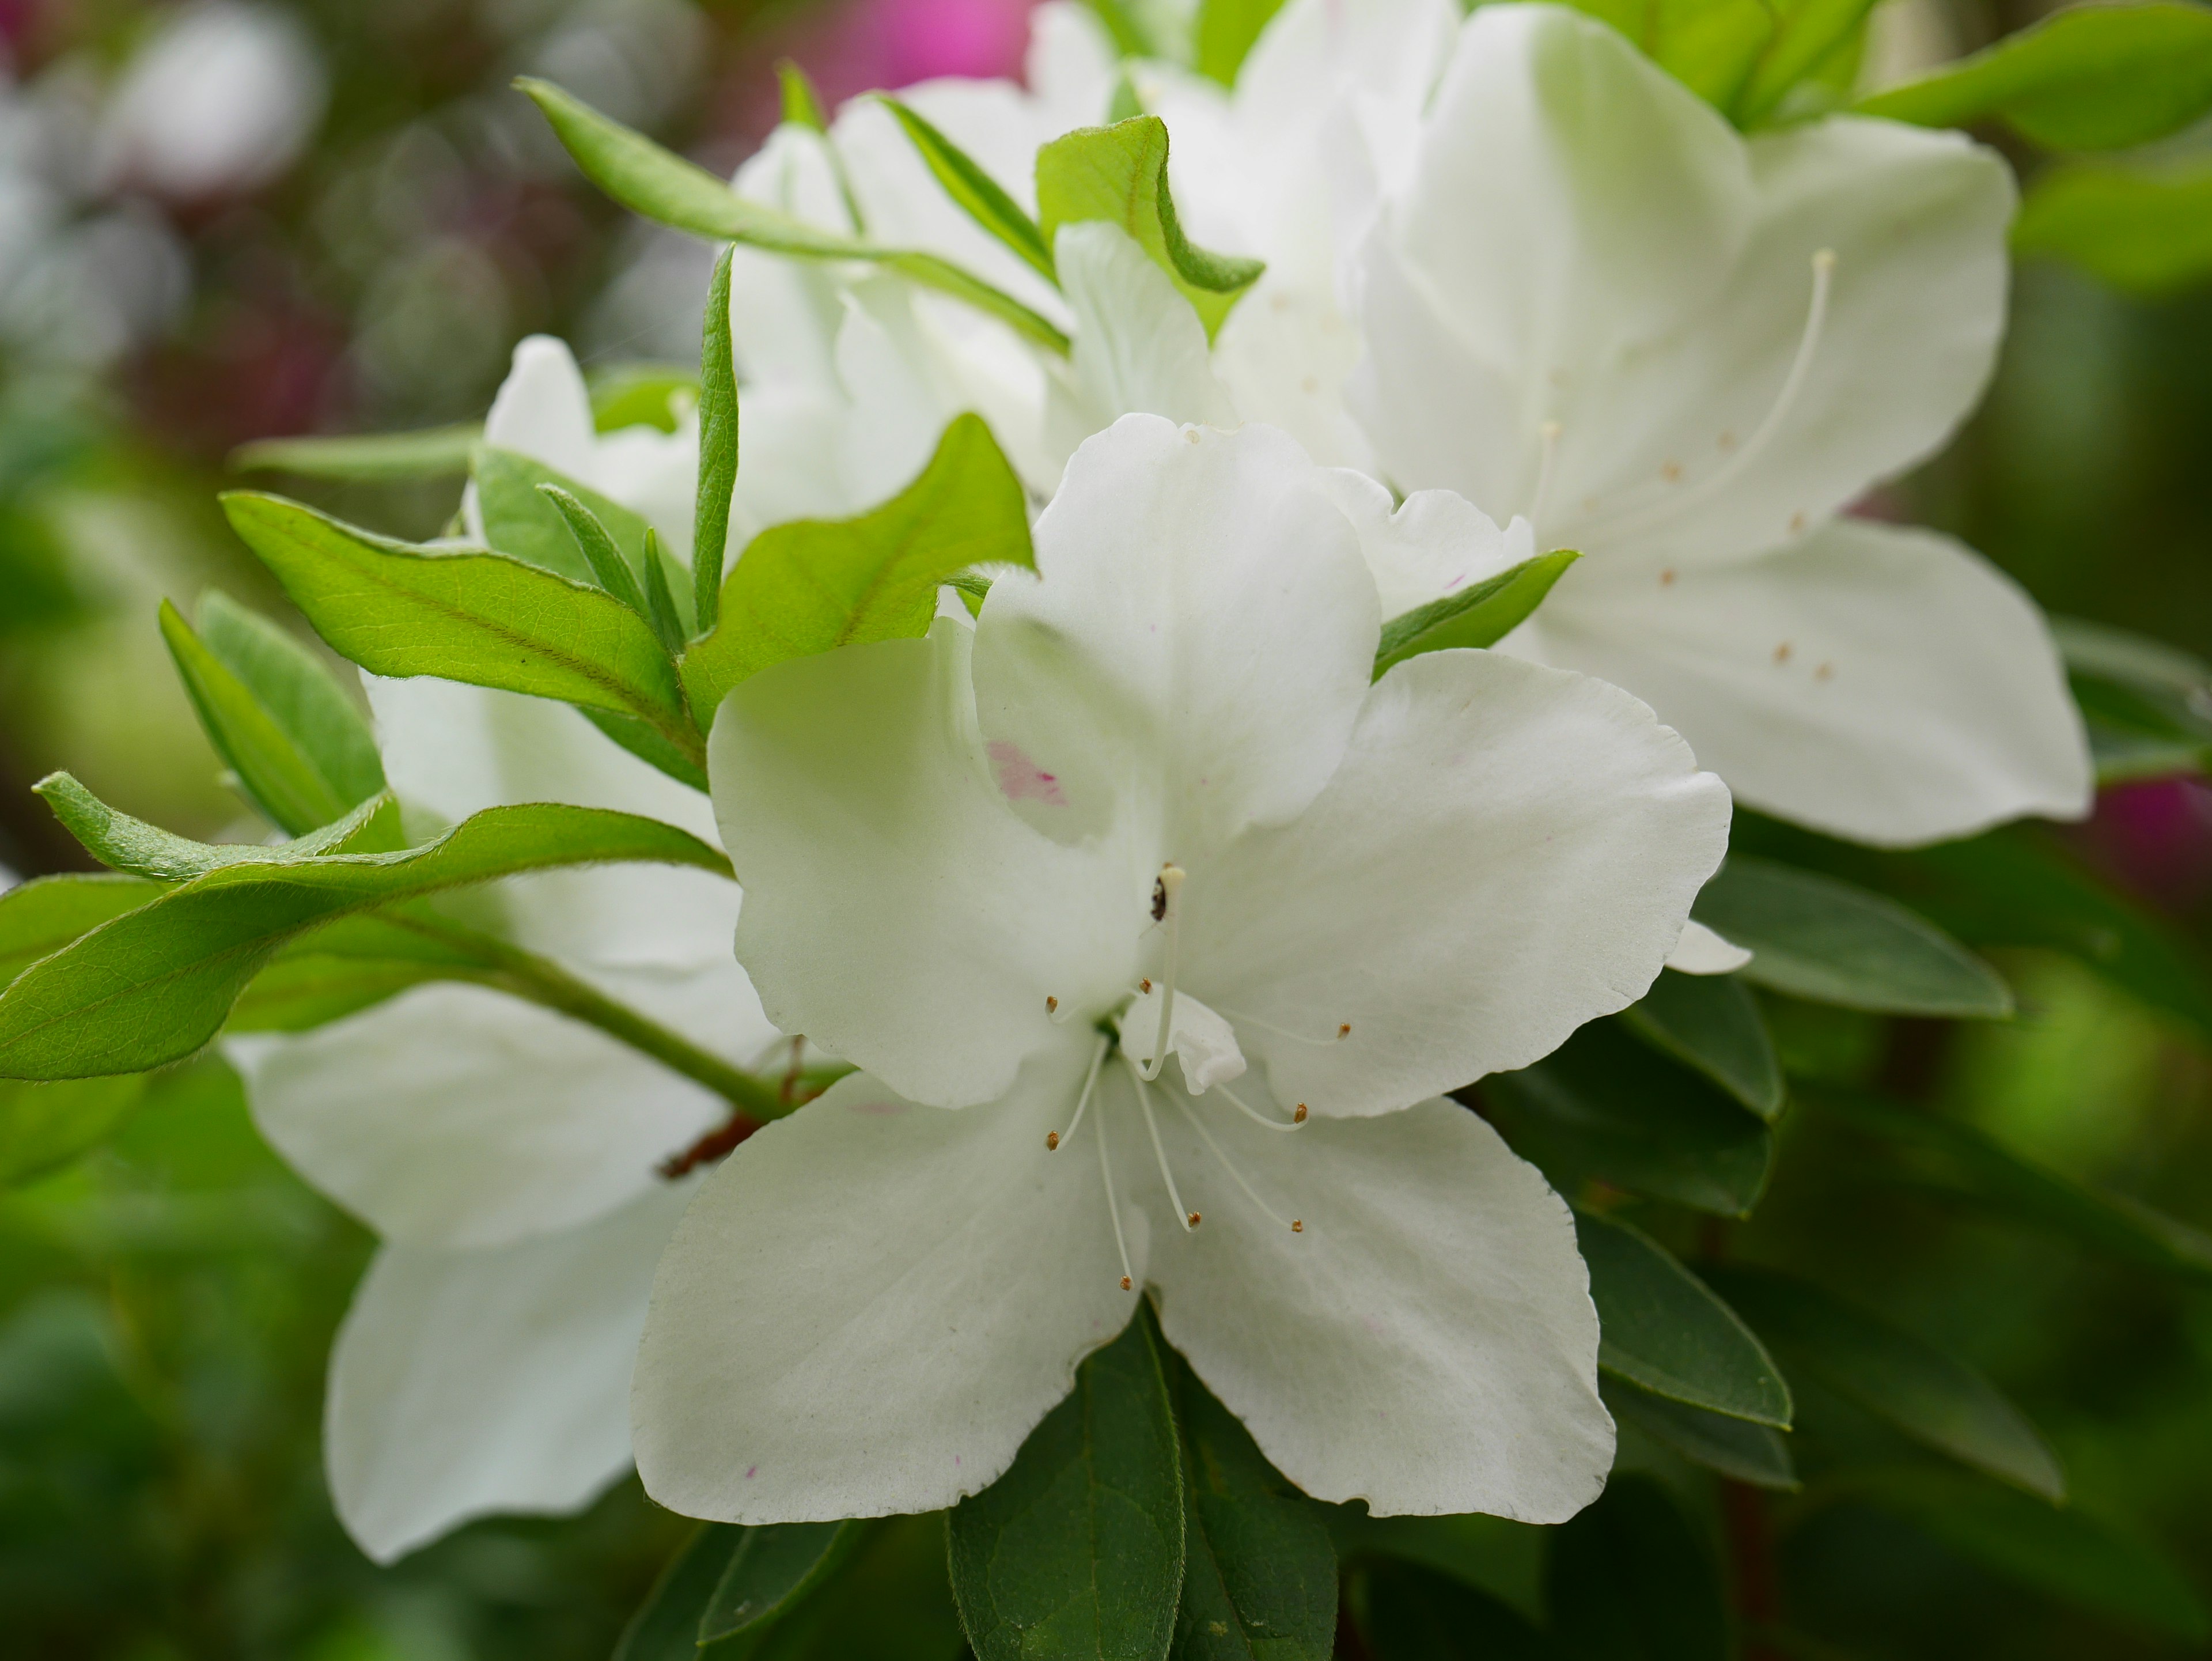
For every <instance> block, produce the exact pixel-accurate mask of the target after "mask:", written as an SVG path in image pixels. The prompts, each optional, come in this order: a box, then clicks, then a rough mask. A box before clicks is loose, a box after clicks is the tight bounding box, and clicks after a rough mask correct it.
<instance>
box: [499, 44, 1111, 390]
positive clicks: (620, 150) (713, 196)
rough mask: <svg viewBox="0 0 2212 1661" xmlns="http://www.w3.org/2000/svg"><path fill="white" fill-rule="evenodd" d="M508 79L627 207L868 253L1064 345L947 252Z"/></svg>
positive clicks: (1054, 345) (733, 237)
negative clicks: (793, 206)
mask: <svg viewBox="0 0 2212 1661" xmlns="http://www.w3.org/2000/svg"><path fill="white" fill-rule="evenodd" d="M514 84H515V85H516V87H517V88H520V90H522V91H523V92H525V93H527V94H529V95H530V97H531V98H532V100H535V101H536V103H537V105H538V108H539V109H540V110H542V111H544V114H545V119H547V120H548V121H549V122H550V123H551V124H552V126H553V131H554V132H555V133H556V135H558V137H560V140H561V142H562V144H563V145H565V146H566V147H567V149H568V154H569V155H570V156H572V157H573V158H574V160H575V162H576V165H577V166H578V167H581V168H582V169H583V170H584V175H585V177H586V178H587V179H590V180H591V181H592V183H593V184H594V185H597V186H599V188H600V189H601V190H603V191H605V192H606V193H607V194H608V195H609V196H611V197H612V198H614V199H615V200H616V201H617V202H619V203H620V204H622V205H623V206H624V207H625V208H628V209H629V210H631V211H632V212H635V213H641V214H643V215H644V216H646V217H647V218H648V219H653V220H658V221H659V222H660V223H662V224H664V225H672V226H674V227H675V228H677V229H678V230H683V231H690V232H691V233H692V234H694V235H696V236H703V237H707V238H708V239H709V240H713V241H716V242H743V243H744V244H745V245H746V246H749V247H755V248H763V249H766V250H767V251H768V252H771V253H781V254H787V255H789V256H791V257H792V258H793V259H854V260H866V261H869V262H871V263H872V264H875V265H880V266H883V267H884V269H886V270H888V271H896V272H897V273H898V274H899V275H900V276H901V277H905V278H906V279H907V280H908V281H909V282H911V283H920V284H921V286H923V287H925V288H929V289H936V290H937V291H938V292H939V293H940V294H946V295H951V296H952V297H953V298H954V299H956V300H959V301H963V302H965V303H966V304H968V305H969V306H972V307H975V309H976V310H978V311H980V312H981V313H984V314H985V315H987V316H989V317H994V318H996V319H998V320H999V321H1000V322H1001V323H1004V324H1006V325H1007V326H1009V327H1011V328H1012V329H1013V330H1014V331H1015V332H1017V333H1018V334H1021V335H1023V336H1024V337H1025V338H1028V339H1030V340H1032V341H1035V342H1036V344H1038V345H1041V346H1043V347H1046V348H1047V349H1048V350H1052V351H1055V352H1058V353H1060V354H1061V355H1062V356H1065V355H1066V352H1067V350H1068V343H1067V337H1066V335H1065V334H1063V333H1062V332H1060V330H1059V329H1058V328H1056V327H1054V325H1053V324H1052V323H1051V322H1050V321H1048V319H1044V318H1042V317H1040V316H1038V315H1037V314H1036V313H1035V312H1034V311H1032V310H1030V308H1029V307H1026V306H1024V305H1023V304H1022V303H1021V302H1020V301H1018V300H1016V299H1014V298H1013V297H1012V295H1008V294H1006V293H1005V292H1003V291H1002V290H1000V289H995V288H994V287H992V286H991V285H990V284H989V283H986V282H984V281H983V280H982V279H981V277H975V276H974V275H972V274H971V273H969V272H968V271H963V270H961V269H960V268H959V267H958V266H957V265H953V264H952V263H951V261H950V260H947V259H939V257H938V256H937V255H935V254H930V253H922V252H917V251H915V250H913V249H905V248H884V247H878V246H875V245H874V244H872V243H870V242H866V241H864V240H860V239H859V238H856V237H849V236H841V235H839V234H837V233H836V232H834V231H826V230H823V229H822V228H819V227H818V226H814V225H810V224H808V223H806V222H805V221H803V220H799V219H794V218H793V217H792V216H790V215H788V214H783V213H779V212H777V211H776V210H775V209H773V208H768V207H763V206H762V205H761V204H758V203H757V202H749V201H747V200H745V198H743V197H741V196H739V195H738V193H737V192H735V191H732V189H731V188H730V187H729V186H727V185H725V184H724V183H723V182H722V181H721V180H720V179H717V178H715V177H714V174H712V173H708V172H707V171H706V169H705V168H703V167H696V166H694V165H693V164H692V163H690V162H689V161H685V160H684V158H683V157H681V156H679V155H671V154H670V153H669V152H668V151H666V150H665V149H661V147H660V146H659V145H658V144H656V143H653V141H652V140H651V139H649V138H647V137H645V136H644V135H643V134H642V133H637V132H633V131H631V130H630V129H629V128H628V127H625V126H623V125H622V124H621V123H620V122H617V121H611V120H609V119H607V118H606V117H605V116H604V115H601V114H600V113H599V112H598V111H597V110H595V109H593V108H592V107H591V106H589V105H588V104H586V103H584V102H583V101H582V100H580V99H577V98H574V97H572V96H571V95H570V94H568V93H566V92H563V91H562V89H561V88H558V87H556V86H554V85H552V84H551V83H550V82H544V81H538V80H533V79H532V78H530V77H528V76H524V77H523V78H521V79H520V80H518V81H517V82H515V83H514Z"/></svg>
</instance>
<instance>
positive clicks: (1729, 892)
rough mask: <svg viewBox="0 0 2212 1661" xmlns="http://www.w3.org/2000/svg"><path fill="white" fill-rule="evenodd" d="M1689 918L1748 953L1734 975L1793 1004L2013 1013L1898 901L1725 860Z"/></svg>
mask: <svg viewBox="0 0 2212 1661" xmlns="http://www.w3.org/2000/svg"><path fill="white" fill-rule="evenodd" d="M1691 915H1692V916H1695V917H1696V918H1697V920H1698V921H1699V922H1701V923H1704V924H1705V925H1706V926H1707V927H1708V928H1715V929H1717V930H1718V931H1719V932H1720V933H1721V934H1723V935H1724V936H1726V937H1727V938H1728V939H1729V940H1733V941H1735V944H1737V945H1738V946H1743V947H1744V948H1746V949H1747V951H1749V952H1751V953H1752V959H1751V961H1750V962H1749V963H1748V964H1745V965H1744V967H1743V968H1742V969H1741V970H1738V971H1737V972H1738V973H1739V974H1741V976H1742V977H1744V978H1745V979H1746V980H1747V981H1756V982H1758V983H1759V984H1760V985H1761V986H1771V987H1772V988H1773V989H1775V990H1776V991H1778V992H1787V993H1788V994H1790V995H1791V996H1792V997H1797V998H1805V999H1808V1000H1810V1001H1813V1002H1814V1003H1830V1004H1837V1005H1840V1006H1841V1007H1844V1008H1846V1009H1868V1010H1873V1011H1875V1012H1876V1013H1881V1014H1893V1015H1948V1016H1952V1017H1954V1018H1962V1017H1971V1016H1978V1017H1981V1018H1984V1019H2002V1018H2004V1017H2005V1016H2008V1015H2010V1014H2011V1013H2012V991H2011V989H2009V988H2008V987H2007V986H2006V985H2005V983H2004V981H2003V980H2002V977H1999V976H1998V974H1997V972H1996V970H1994V969H1991V968H1990V966H1989V965H1988V964H1985V963H1984V962H1983V961H1982V960H1981V959H1980V958H1977V957H1975V956H1974V955H1973V954H1972V952H1968V951H1967V950H1966V947H1964V946H1960V944H1959V943H1958V942H1957V941H1956V940H1953V939H1952V938H1951V937H1950V936H1949V935H1948V934H1944V933H1943V932H1942V930H1941V929H1939V928H1936V927H1935V926H1934V925H1933V924H1931V923H1929V922H1925V921H1924V920H1923V919H1922V918H1920V917H1918V916H1915V915H1914V914H1913V913H1912V912H1911V911H1908V910H1905V907H1903V906H1901V905H1899V904H1898V903H1897V902H1896V901H1895V900H1893V899H1889V898H1887V897H1885V896H1883V895H1881V894H1875V893H1869V891H1867V890H1865V889H1863V888H1859V887H1857V886H1855V885H1852V884H1850V883H1847V882H1841V881H1838V879H1835V878H1833V877H1826V876H1820V875H1819V874H1817V873H1814V872H1810V871H1802V870H1799V869H1798V868H1796V867H1794V866H1788V865H1778V864H1777V863H1775V862H1774V861H1771V860H1761V859H1754V858H1753V857H1751V856H1750V855H1742V854H1732V855H1729V860H1728V862H1727V863H1726V864H1725V865H1723V867H1721V869H1720V873H1719V874H1718V875H1717V876H1715V877H1714V878H1713V879H1712V880H1711V882H1709V883H1707V884H1706V885H1705V890H1704V891H1703V892H1701V893H1700V894H1699V896H1698V899H1697V904H1695V905H1694V906H1693V907H1692V911H1691Z"/></svg>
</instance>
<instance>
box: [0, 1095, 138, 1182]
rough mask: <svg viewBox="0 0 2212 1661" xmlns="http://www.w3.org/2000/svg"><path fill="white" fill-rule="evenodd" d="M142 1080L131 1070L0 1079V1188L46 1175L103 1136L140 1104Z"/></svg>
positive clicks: (95, 1143)
mask: <svg viewBox="0 0 2212 1661" xmlns="http://www.w3.org/2000/svg"><path fill="white" fill-rule="evenodd" d="M145 1084H146V1080H145V1078H144V1077H143V1074H135V1073H134V1074H125V1075H124V1076H122V1077H120V1078H106V1079H64V1080H60V1081H58V1082H57V1083H53V1084H30V1083H23V1082H19V1081H17V1080H0V1188H12V1187H14V1186H15V1184H17V1183H23V1182H27V1181H29V1180H30V1179H31V1178H32V1177H41V1176H44V1175H45V1174H46V1172H47V1171H52V1170H54V1169H56V1168H57V1167H58V1166H61V1165H67V1164H68V1163H69V1162H70V1160H72V1159H76V1158H77V1157H78V1156H79V1155H80V1154H82V1153H87V1152H88V1151H90V1150H91V1149H92V1148H94V1147H98V1146H99V1145H100V1143H101V1142H104V1141H106V1140H107V1139H108V1137H109V1136H110V1135H112V1134H113V1132H114V1130H115V1128H116V1127H117V1126H118V1125H119V1124H121V1123H123V1121H124V1120H125V1118H127V1117H129V1116H130V1114H131V1110H132V1109H133V1108H135V1107H137V1105H138V1098H139V1097H140V1096H141V1095H142V1094H143V1092H144V1089H145Z"/></svg>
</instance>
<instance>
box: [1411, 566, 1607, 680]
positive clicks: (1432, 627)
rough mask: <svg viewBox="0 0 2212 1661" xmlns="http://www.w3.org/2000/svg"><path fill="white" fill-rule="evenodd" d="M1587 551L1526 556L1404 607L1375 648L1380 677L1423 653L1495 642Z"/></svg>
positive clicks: (1536, 603) (1527, 612) (1491, 644)
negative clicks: (1440, 596)
mask: <svg viewBox="0 0 2212 1661" xmlns="http://www.w3.org/2000/svg"><path fill="white" fill-rule="evenodd" d="M1581 557H1582V556H1581V555H1580V554H1577V553H1576V552H1574V551H1572V550H1571V549H1566V548H1562V549H1560V550H1559V551H1557V552H1555V553H1549V554H1539V555H1537V556H1536V557H1535V558H1534V559H1524V560H1522V562H1521V563H1519V564H1518V565H1516V566H1515V567H1513V569H1510V570H1509V571H1500V572H1499V573H1498V575H1496V576H1493V577H1485V578H1484V579H1483V580H1482V581H1480V582H1478V583H1475V584H1474V586H1473V587H1468V588H1466V589H1463V590H1462V591H1461V592H1460V593H1456V594H1447V595H1445V596H1444V598H1443V599H1432V600H1431V601H1430V602H1429V603H1428V604H1427V605H1420V606H1416V607H1415V608H1414V609H1413V610H1412V611H1404V612H1401V613H1400V614H1399V615H1398V616H1396V617H1395V618H1391V619H1390V620H1389V622H1388V623H1386V624H1383V638H1382V642H1381V643H1380V644H1378V645H1377V646H1376V648H1375V678H1376V679H1377V680H1380V679H1382V678H1383V672H1384V671H1386V670H1388V669H1389V667H1390V666H1392V665H1393V664H1398V663H1403V662H1404V661H1405V660H1407V658H1410V657H1418V656H1419V654H1422V653H1423V652H1441V651H1444V650H1447V649H1449V648H1452V647H1462V646H1494V645H1496V644H1497V643H1498V642H1499V641H1501V640H1503V639H1504V638H1505V636H1508V635H1510V634H1511V633H1512V632H1513V631H1514V630H1516V629H1517V628H1519V627H1520V626H1521V624H1522V623H1524V622H1526V621H1527V620H1528V618H1529V616H1530V615H1531V614H1532V613H1533V612H1534V611H1535V609H1536V608H1537V607H1538V606H1539V605H1542V604H1543V603H1544V596H1545V595H1547V594H1548V593H1551V592H1552V585H1553V583H1555V582H1557V581H1559V579H1560V577H1561V576H1563V575H1565V573H1566V569H1567V567H1569V566H1570V565H1572V564H1573V563H1575V562H1576V561H1577V559H1580V558H1581Z"/></svg>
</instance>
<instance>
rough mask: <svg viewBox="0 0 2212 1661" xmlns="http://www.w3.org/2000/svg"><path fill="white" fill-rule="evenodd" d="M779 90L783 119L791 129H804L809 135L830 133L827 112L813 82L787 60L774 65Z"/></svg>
mask: <svg viewBox="0 0 2212 1661" xmlns="http://www.w3.org/2000/svg"><path fill="white" fill-rule="evenodd" d="M775 80H776V86H777V88H778V90H780V91H781V93H782V94H783V119H784V120H785V121H787V123H789V124H790V125H793V126H794V127H804V128H805V129H806V131H809V132H811V133H821V134H825V135H826V134H827V133H828V132H829V111H828V110H827V109H826V108H825V107H824V106H823V102H822V94H820V93H819V92H817V91H816V90H815V87H814V82H812V81H811V80H810V79H809V78H808V76H807V74H806V71H805V70H803V69H801V68H800V67H799V65H798V64H795V63H793V61H792V60H791V59H790V58H783V59H781V60H780V61H779V62H778V63H777V64H776V66H775Z"/></svg>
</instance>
